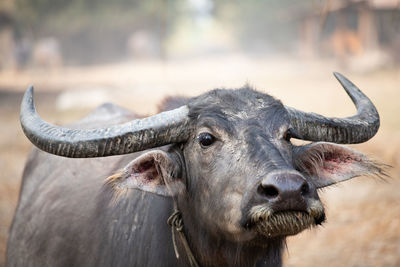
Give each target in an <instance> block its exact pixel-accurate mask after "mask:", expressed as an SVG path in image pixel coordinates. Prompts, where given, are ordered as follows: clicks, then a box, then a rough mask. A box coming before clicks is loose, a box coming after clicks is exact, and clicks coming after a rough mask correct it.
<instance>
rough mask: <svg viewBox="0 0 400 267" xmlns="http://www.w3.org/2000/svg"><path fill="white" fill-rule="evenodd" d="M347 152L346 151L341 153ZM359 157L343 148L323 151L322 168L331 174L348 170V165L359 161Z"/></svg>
mask: <svg viewBox="0 0 400 267" xmlns="http://www.w3.org/2000/svg"><path fill="white" fill-rule="evenodd" d="M343 152H347V153H343ZM360 161H361V159H360V158H358V157H356V156H355V155H354V154H349V153H348V151H344V150H343V149H335V150H334V151H332V152H324V153H323V164H322V168H321V169H322V170H323V171H324V172H329V173H331V174H337V173H340V172H343V171H348V170H349V169H350V167H349V166H350V165H352V164H355V163H356V162H360Z"/></svg>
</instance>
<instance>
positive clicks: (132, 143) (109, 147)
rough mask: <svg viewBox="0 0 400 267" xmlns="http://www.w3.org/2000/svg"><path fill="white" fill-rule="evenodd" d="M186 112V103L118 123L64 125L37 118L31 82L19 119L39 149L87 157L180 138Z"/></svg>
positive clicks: (73, 156) (185, 121)
mask: <svg viewBox="0 0 400 267" xmlns="http://www.w3.org/2000/svg"><path fill="white" fill-rule="evenodd" d="M188 113H189V109H188V107H187V106H182V107H180V108H177V109H174V110H171V111H168V112H162V113H159V114H157V115H154V116H151V117H148V118H144V119H137V120H132V121H129V122H126V123H124V124H121V125H115V126H110V127H104V128H99V129H90V130H81V129H68V128H64V127H59V126H55V125H52V124H49V123H47V122H45V121H44V120H42V118H40V116H39V115H38V113H37V112H36V109H35V104H34V101H33V87H32V86H31V87H29V88H28V89H27V90H26V92H25V95H24V98H23V100H22V104H21V114H20V120H21V125H22V129H23V130H24V133H25V135H26V136H27V137H28V139H29V140H30V141H31V142H32V143H33V144H34V145H35V146H37V147H38V148H40V149H41V150H44V151H46V152H49V153H51V154H55V155H59V156H64V157H70V158H91V157H105V156H112V155H122V154H128V153H132V152H136V151H141V150H145V149H148V148H152V147H159V146H163V145H167V144H171V143H176V142H183V141H185V140H187V137H188V136H187V135H188V131H187V129H186V127H187V124H188V121H189V120H188V116H187V115H188Z"/></svg>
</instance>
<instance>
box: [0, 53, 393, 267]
mask: <svg viewBox="0 0 400 267" xmlns="http://www.w3.org/2000/svg"><path fill="white" fill-rule="evenodd" d="M338 70H339V71H340V69H339V68H338V67H337V66H336V65H335V64H333V63H330V62H300V61H296V60H288V59H285V58H281V57H277V58H246V57H243V56H240V55H233V56H230V57H226V58H203V59H193V60H190V61H179V62H177V61H173V62H168V63H160V62H141V63H140V62H137V63H125V64H119V65H107V66H97V67H90V68H88V67H86V68H66V69H62V70H58V71H50V72H45V71H26V72H23V73H12V72H2V73H0V88H5V89H7V90H12V92H10V94H5V93H4V91H0V93H1V94H0V97H1V98H0V123H1V125H2V126H1V131H0V170H1V171H0V266H2V265H3V264H4V252H5V244H6V240H7V235H8V227H9V225H10V223H11V220H12V215H13V212H14V209H15V207H16V204H17V200H18V191H19V184H20V177H21V175H22V169H23V166H24V162H25V159H26V155H27V153H28V151H29V148H30V144H29V143H28V141H27V140H26V139H25V138H24V136H23V134H22V131H21V130H20V127H19V122H18V112H19V100H20V97H21V92H22V91H23V90H24V89H25V88H26V87H27V85H28V84H35V86H36V88H37V92H38V93H39V94H38V95H37V96H38V100H39V103H38V105H39V106H40V108H39V112H40V113H41V114H42V115H43V117H44V118H45V119H47V120H49V121H52V122H61V123H67V122H70V121H72V120H75V119H77V118H79V117H80V116H82V115H83V114H85V111H83V110H78V111H74V112H71V110H59V109H57V107H56V106H55V105H54V103H56V100H57V99H56V96H57V94H58V91H59V90H60V89H66V90H68V92H72V100H73V99H74V98H73V97H74V93H76V94H75V95H79V93H82V91H81V90H79V88H82V87H85V88H99V87H101V88H103V89H102V90H103V92H106V94H105V95H106V97H107V99H105V100H107V101H111V102H116V103H119V104H120V105H123V106H125V107H128V108H130V109H131V110H134V111H137V112H139V113H153V112H155V110H156V104H157V103H158V102H159V101H160V100H161V99H162V98H163V97H164V96H166V95H176V94H184V95H197V94H199V93H201V92H204V91H206V90H209V89H212V88H216V87H222V86H225V87H240V86H241V85H243V84H244V83H246V82H250V83H251V84H252V85H253V86H255V87H256V88H258V89H259V90H261V91H268V92H270V93H271V94H272V95H274V96H276V97H278V98H280V99H281V100H282V101H283V102H284V103H285V104H287V105H291V106H294V107H297V108H299V109H303V110H306V111H311V110H312V111H314V112H318V113H321V114H324V115H329V116H346V115H350V114H352V113H353V112H354V108H353V107H352V104H351V102H350V100H349V99H348V97H347V96H346V94H345V93H344V91H343V90H341V89H340V86H339V84H338V83H337V82H336V81H335V80H334V78H333V76H332V75H331V72H332V71H338ZM343 74H345V75H346V76H348V77H349V78H351V80H353V81H354V82H355V83H356V84H357V85H359V87H361V88H362V89H363V91H364V92H366V94H367V95H369V96H370V97H371V98H372V99H373V100H374V102H375V103H376V105H377V108H378V110H379V111H380V114H381V118H382V124H381V125H382V126H381V131H380V132H379V133H378V134H377V136H376V137H375V138H374V139H373V140H371V141H370V142H368V144H365V145H359V146H354V147H355V148H356V149H358V150H361V151H363V152H365V153H368V154H371V155H374V157H375V158H377V159H380V160H381V161H383V162H385V163H387V164H390V165H392V166H393V169H392V170H391V175H392V177H393V178H392V179H389V180H387V181H386V182H381V181H373V180H371V179H368V178H358V179H355V180H354V181H350V182H346V183H344V184H343V185H340V186H337V187H336V188H332V189H326V190H325V191H323V192H321V196H322V198H323V199H324V200H325V204H326V206H327V217H328V222H327V223H326V224H325V226H324V227H322V228H319V229H316V230H312V231H306V232H304V233H302V234H300V235H298V236H295V237H291V238H289V241H288V252H287V253H286V255H285V265H286V266H320V265H324V266H399V265H400V194H399V193H398V192H399V190H398V188H400V181H399V179H398V177H399V175H400V138H399V137H400V136H399V133H400V117H399V115H398V114H399V111H400V110H399V109H400V107H399V105H398V99H399V98H400V90H399V87H398V86H399V84H400V71H399V70H393V69H390V70H380V71H375V72H373V73H368V74H360V73H355V72H346V71H344V72H343ZM267 89H268V90H267ZM9 95H11V97H10V96H9ZM89 100H90V99H88V101H87V102H88V103H89V102H90V103H91V105H95V104H100V103H97V102H96V101H89ZM91 100H93V99H91ZM97 101H98V102H100V101H103V99H102V98H99V99H98V100H97ZM72 103H74V101H72Z"/></svg>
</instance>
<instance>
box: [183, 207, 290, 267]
mask: <svg viewBox="0 0 400 267" xmlns="http://www.w3.org/2000/svg"><path fill="white" fill-rule="evenodd" d="M189 203H190V201H185V202H184V203H182V202H181V201H179V204H181V205H179V204H178V207H179V210H180V211H181V213H182V219H183V224H184V227H183V233H184V236H185V238H186V240H187V242H188V243H189V247H190V250H191V252H192V253H193V255H194V257H195V258H196V261H197V262H198V264H199V265H200V266H202V267H205V266H281V264H282V256H281V255H282V247H283V244H284V241H285V239H284V238H278V239H274V240H271V239H264V238H260V239H259V240H253V241H247V242H240V243H239V242H233V241H231V240H227V239H225V238H223V237H221V235H215V234H212V233H211V232H210V231H209V230H207V228H206V227H204V225H202V223H201V220H199V218H197V216H195V212H194V211H195V209H193V208H191V207H190V204H189ZM177 240H178V238H177ZM177 247H178V251H179V254H180V256H181V257H182V258H183V259H184V261H186V263H185V264H184V265H183V266H190V265H188V257H187V255H186V254H187V253H186V251H185V248H184V246H183V244H182V242H181V240H178V241H177Z"/></svg>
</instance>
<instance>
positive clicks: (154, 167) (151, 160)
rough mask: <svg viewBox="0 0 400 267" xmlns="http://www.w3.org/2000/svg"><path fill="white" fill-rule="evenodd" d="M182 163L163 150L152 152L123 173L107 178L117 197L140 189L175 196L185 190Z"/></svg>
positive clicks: (135, 160)
mask: <svg viewBox="0 0 400 267" xmlns="http://www.w3.org/2000/svg"><path fill="white" fill-rule="evenodd" d="M180 168H181V166H180V162H179V161H178V160H176V159H173V157H171V156H170V155H169V154H168V153H166V152H164V151H162V150H152V151H150V152H147V153H145V154H143V155H141V156H139V157H138V158H136V159H134V160H133V161H131V162H130V163H129V164H128V165H127V166H126V167H125V168H124V169H123V170H122V171H121V172H119V173H116V174H114V175H112V176H110V177H108V178H107V183H108V184H110V185H111V186H112V187H113V188H114V190H115V191H116V193H117V195H121V194H123V193H125V192H127V191H128V190H129V189H139V190H142V191H146V192H150V193H154V194H157V195H161V196H173V195H176V194H177V193H178V192H179V191H181V190H183V189H184V184H183V182H182V179H181V177H180V176H181V171H180Z"/></svg>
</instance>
